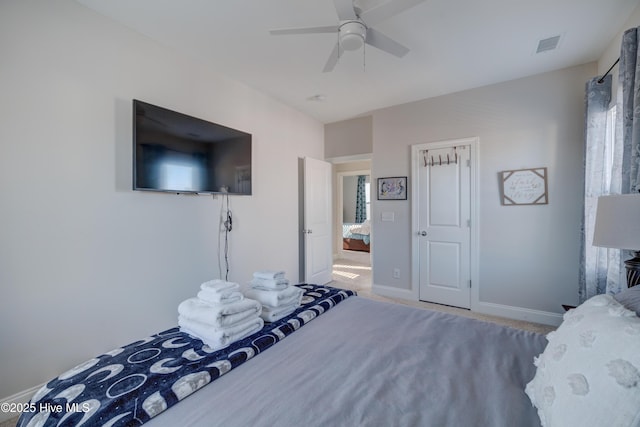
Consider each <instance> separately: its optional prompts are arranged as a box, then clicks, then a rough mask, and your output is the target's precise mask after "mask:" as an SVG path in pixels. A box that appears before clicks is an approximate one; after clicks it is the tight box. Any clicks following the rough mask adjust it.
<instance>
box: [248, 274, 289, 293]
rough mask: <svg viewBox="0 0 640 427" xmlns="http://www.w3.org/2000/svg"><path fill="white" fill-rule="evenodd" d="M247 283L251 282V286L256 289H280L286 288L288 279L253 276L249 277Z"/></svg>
mask: <svg viewBox="0 0 640 427" xmlns="http://www.w3.org/2000/svg"><path fill="white" fill-rule="evenodd" d="M249 284H251V286H252V287H254V288H258V289H265V290H269V289H271V290H275V291H280V290H282V289H286V287H287V286H289V280H288V279H258V278H256V277H254V278H253V279H251V281H250V282H249Z"/></svg>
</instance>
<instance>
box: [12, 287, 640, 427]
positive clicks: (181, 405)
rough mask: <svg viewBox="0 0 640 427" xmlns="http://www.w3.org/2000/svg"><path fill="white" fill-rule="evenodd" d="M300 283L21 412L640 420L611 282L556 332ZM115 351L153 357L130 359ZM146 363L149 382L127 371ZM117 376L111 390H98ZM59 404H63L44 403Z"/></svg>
mask: <svg viewBox="0 0 640 427" xmlns="http://www.w3.org/2000/svg"><path fill="white" fill-rule="evenodd" d="M299 286H302V287H303V289H305V295H304V298H303V305H302V306H301V307H300V308H299V309H298V310H296V312H294V313H292V314H291V315H290V316H288V317H286V318H284V319H282V320H280V321H278V322H274V323H272V324H270V325H268V326H267V327H265V329H263V330H262V331H260V332H258V333H256V334H254V335H253V336H251V337H248V338H246V339H244V340H242V341H240V342H238V343H236V344H234V345H232V346H230V347H229V348H227V349H224V350H220V351H218V352H214V353H211V354H205V353H206V352H203V350H205V349H203V348H202V344H201V343H200V344H198V340H195V341H193V339H192V338H190V337H189V336H188V335H186V334H182V335H181V333H180V332H179V331H176V330H169V331H165V332H163V333H160V334H157V335H155V336H153V337H149V338H147V339H145V340H141V341H139V342H136V343H132V344H131V345H129V346H125V347H122V348H120V349H116V350H114V351H113V352H110V353H108V354H107V355H102V356H99V357H98V358H96V359H98V360H99V362H98V363H96V362H95V359H92V360H93V362H92V361H89V362H88V363H86V364H83V365H80V366H79V367H76V368H74V369H72V370H71V371H69V372H67V373H65V374H63V375H61V376H59V377H57V378H55V379H53V380H51V381H50V382H49V383H47V385H46V386H45V387H43V389H41V390H40V391H39V392H37V393H36V395H35V396H34V398H33V399H32V401H31V402H32V405H33V408H34V409H37V411H34V412H25V413H24V414H23V415H22V417H21V418H20V420H19V422H18V426H19V427H25V426H36V425H42V426H54V425H62V426H65V425H69V426H70V425H78V424H80V423H81V422H85V423H84V424H83V425H86V426H92V425H105V426H125V425H126V426H133V425H140V424H142V423H144V424H145V425H146V426H150V427H164V426H177V425H179V426H238V427H240V426H243V427H244V426H275V425H277V426H303V425H304V426H492V427H499V426H505V427H507V426H508V427H512V426H518V427H527V426H540V425H543V426H547V427H549V426H563V427H567V426H569V427H570V426H574V425H575V426H583V425H592V426H598V425H607V426H608V425H611V426H614V425H615V426H637V425H639V424H638V423H639V420H640V415H639V413H640V409H639V408H640V393H639V390H638V387H640V377H638V371H637V370H636V371H635V373H634V371H633V369H632V368H633V367H634V366H636V367H637V366H640V351H638V347H639V344H638V342H640V318H638V317H637V316H636V313H634V312H633V311H629V310H627V309H626V308H624V307H623V306H622V305H621V303H619V302H618V301H616V300H614V299H613V298H611V297H610V296H604V295H603V296H600V297H603V298H597V297H594V299H593V300H589V301H587V302H586V303H585V304H583V305H582V306H580V307H578V308H577V309H575V310H571V311H570V312H568V313H567V314H566V315H565V321H564V322H563V324H562V325H561V326H560V328H559V329H558V330H557V331H555V332H553V333H552V334H550V336H549V339H548V340H549V344H548V343H547V338H545V337H544V336H543V335H540V334H536V333H533V332H528V331H524V330H519V329H513V328H509V327H505V326H500V325H497V324H492V323H487V322H482V321H477V320H473V319H469V318H465V317H460V316H455V315H451V314H447V313H442V312H435V311H430V310H423V309H417V308H412V307H408V306H404V305H399V304H391V303H385V302H379V301H374V300H370V299H365V298H362V297H358V296H355V295H353V293H352V292H351V291H345V290H340V289H336V288H331V287H326V286H316V285H299ZM639 291H640V289H639ZM638 296H640V292H639V293H638V294H636V296H635V297H636V303H637V302H638V300H640V298H637V297H638ZM604 297H606V298H604ZM612 322H613V324H612ZM616 322H618V323H620V322H622V323H620V324H618V323H616ZM609 328H614V329H615V330H616V331H617V332H614V333H610V332H611V331H609ZM601 329H605V330H606V333H604V332H603V333H602V334H601V333H600V332H602V331H601ZM594 334H595V336H596V337H597V338H596V339H592V338H593V335H594ZM630 338H633V339H630ZM585 342H586V343H587V344H589V346H585V345H584V344H585ZM150 343H153V344H152V345H149V344H150ZM145 345H146V347H142V349H143V351H142V352H141V350H140V349H139V347H140V346H145ZM600 346H604V348H606V351H602V348H600ZM154 348H155V349H156V350H157V351H156V353H158V354H154V353H152V352H150V351H151V349H154ZM172 351H173V352H174V353H175V354H180V355H181V356H180V357H179V358H178V357H172V356H167V354H171V353H170V352H172ZM591 351H597V354H596V355H593V354H591V353H589V352H591ZM145 352H146V353H145ZM160 352H165V354H164V355H161V354H160ZM585 352H586V354H583V353H585ZM574 353H575V354H574ZM576 354H577V355H578V356H579V357H578V358H577V359H574V358H576ZM136 355H137V356H136ZM115 356H119V357H120V360H122V358H123V357H124V358H125V359H132V358H134V360H133V361H134V362H140V361H145V359H149V360H148V361H146V362H145V363H136V365H137V366H138V367H141V366H144V367H143V369H142V372H135V371H128V370H129V367H127V368H126V369H125V372H121V371H118V370H117V369H115V368H114V363H112V361H110V360H109V359H110V358H111V357H115ZM136 357H137V359H135V358H136ZM170 358H174V359H175V360H166V359H170ZM534 359H535V361H536V362H535V365H534ZM600 359H602V360H609V361H610V362H609V364H610V365H611V363H613V362H611V360H613V361H614V362H615V363H614V364H615V365H616V366H615V367H614V368H611V367H610V368H609V371H606V370H604V371H603V372H604V373H602V372H600V371H602V369H599V370H598V375H601V374H602V375H601V376H603V378H604V379H603V378H600V379H598V381H601V382H598V383H597V385H598V387H595V386H596V381H595V380H593V381H594V382H593V383H592V390H591V394H589V390H588V387H587V392H586V393H585V388H584V387H582V388H580V387H581V385H582V386H583V385H584V384H582V383H580V381H579V380H576V378H577V377H576V376H575V375H576V374H575V373H576V372H582V373H584V374H585V375H587V378H589V379H590V380H591V378H592V377H591V374H590V373H587V372H586V370H589V369H594V367H601V366H600V364H599V363H600ZM564 362H566V363H569V366H570V368H566V367H563V366H560V365H562V363H564ZM625 363H626V365H625ZM89 365H91V366H89ZM536 365H537V366H536ZM188 366H190V367H189V369H187V368H186V367H188ZM151 367H155V368H153V369H152V368H151ZM176 367H179V368H178V369H183V371H177V372H178V374H175V373H174V372H172V371H171V370H172V369H173V368H176ZM612 370H613V374H612V373H611V372H612ZM149 371H154V372H155V373H156V374H155V376H151V375H148V378H149V381H147V384H145V387H148V389H145V387H138V384H137V383H136V384H134V383H130V384H125V383H124V382H123V380H124V379H125V378H134V376H135V375H139V376H138V377H135V378H142V375H143V374H142V373H143V372H144V373H146V374H149ZM203 372H206V373H207V375H203ZM607 372H609V373H608V374H607ZM572 375H573V376H572ZM634 375H635V376H634ZM205 377H208V378H205ZM165 378H167V379H169V380H168V381H165ZM176 378H179V380H178V381H176ZM184 378H189V381H184V380H183V379H184ZM567 378H571V379H572V381H573V382H572V381H568V380H567ZM556 383H557V384H556ZM176 384H179V385H176ZM118 387H119V388H118ZM125 389H130V392H129V393H128V394H127V393H124V392H125ZM109 390H110V392H109V393H107V394H110V395H111V396H114V398H111V399H106V400H102V401H100V399H103V398H101V397H100V396H103V395H104V394H105V391H109ZM576 391H577V392H578V393H576ZM552 395H553V398H552V397H551V396H552ZM154 396H155V398H154ZM160 397H162V398H160ZM149 402H151V403H149ZM532 402H534V403H535V404H536V406H534V405H532ZM627 404H628V405H627ZM55 405H60V407H64V408H65V411H63V412H62V413H56V412H55V411H49V412H47V411H46V410H47V409H50V408H55ZM69 405H71V406H70V407H69ZM73 405H76V406H73ZM109 405H111V406H109ZM623 405H627V406H628V407H627V406H623ZM96 406H100V407H103V408H105V410H103V411H101V412H100V411H98V410H94V409H95V408H96ZM43 408H44V409H45V410H44V411H43V410H42V409H43ZM66 409H70V410H69V411H66ZM634 411H635V412H634ZM634 417H635V418H634ZM61 421H62V422H61ZM592 421H593V422H592Z"/></svg>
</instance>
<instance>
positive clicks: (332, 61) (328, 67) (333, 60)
mask: <svg viewBox="0 0 640 427" xmlns="http://www.w3.org/2000/svg"><path fill="white" fill-rule="evenodd" d="M339 58H340V43H336V44H335V46H333V50H332V51H331V54H330V55H329V59H327V63H326V64H325V66H324V68H323V69H322V72H323V73H328V72H330V71H332V70H333V68H334V67H335V66H336V64H337V63H338V59H339Z"/></svg>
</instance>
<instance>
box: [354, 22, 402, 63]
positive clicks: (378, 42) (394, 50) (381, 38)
mask: <svg viewBox="0 0 640 427" xmlns="http://www.w3.org/2000/svg"><path fill="white" fill-rule="evenodd" d="M365 43H367V44H368V45H371V46H373V47H377V48H378V49H380V50H383V51H385V52H387V53H390V54H391V55H394V56H397V57H398V58H402V57H403V56H405V55H406V54H407V53H409V48H408V47H406V46H403V45H401V44H400V43H398V42H397V41H395V40H393V39H390V38H389V37H387V36H385V35H384V34H382V33H381V32H380V31H376V30H374V29H373V28H367V38H366V39H365Z"/></svg>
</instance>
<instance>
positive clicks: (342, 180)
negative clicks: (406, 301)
mask: <svg viewBox="0 0 640 427" xmlns="http://www.w3.org/2000/svg"><path fill="white" fill-rule="evenodd" d="M339 166H340V167H337V168H336V180H335V185H336V192H335V194H336V198H335V206H336V214H335V237H336V238H335V241H336V248H335V252H334V253H335V255H334V263H333V280H334V281H336V282H338V283H337V285H338V286H339V287H345V288H349V289H353V290H356V291H359V292H370V291H371V252H372V246H373V239H372V230H371V195H372V193H373V192H374V191H375V190H373V191H372V182H371V181H372V179H371V170H370V166H369V164H368V163H365V164H363V162H357V163H354V164H342V165H339ZM363 166H366V167H369V168H368V169H364V168H362V167H363Z"/></svg>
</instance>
